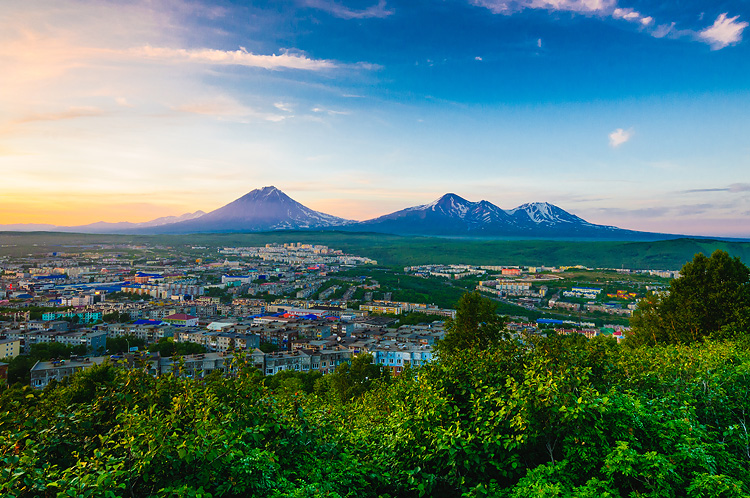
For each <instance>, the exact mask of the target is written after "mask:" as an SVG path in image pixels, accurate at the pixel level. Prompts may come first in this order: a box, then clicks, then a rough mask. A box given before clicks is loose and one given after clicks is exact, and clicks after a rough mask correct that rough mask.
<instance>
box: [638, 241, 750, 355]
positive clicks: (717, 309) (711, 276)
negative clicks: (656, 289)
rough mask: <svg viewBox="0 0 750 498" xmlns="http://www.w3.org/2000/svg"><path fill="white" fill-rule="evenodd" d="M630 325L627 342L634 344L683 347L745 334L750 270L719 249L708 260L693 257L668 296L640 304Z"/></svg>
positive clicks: (748, 317)
mask: <svg viewBox="0 0 750 498" xmlns="http://www.w3.org/2000/svg"><path fill="white" fill-rule="evenodd" d="M631 325H632V327H633V335H632V336H631V337H630V339H629V341H628V342H630V343H631V344H633V345H641V344H649V345H654V344H687V343H691V342H696V341H702V340H704V339H705V338H706V337H718V338H722V337H726V336H735V335H739V334H743V333H746V331H747V329H748V326H750V269H748V267H747V266H745V265H744V264H743V263H742V261H740V259H739V258H736V257H735V258H732V257H731V256H729V254H727V253H726V252H724V251H721V250H717V251H715V252H714V253H713V254H712V255H711V257H706V256H705V255H703V254H696V255H695V257H694V258H693V260H692V261H691V262H688V263H686V264H685V266H683V267H682V270H680V277H679V278H677V279H675V280H673V281H672V283H671V285H670V288H669V292H668V293H667V294H665V295H663V296H650V297H649V298H648V299H645V300H643V301H641V303H639V305H638V309H637V310H636V312H635V313H634V315H633V318H632V319H631Z"/></svg>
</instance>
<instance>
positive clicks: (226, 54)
mask: <svg viewBox="0 0 750 498" xmlns="http://www.w3.org/2000/svg"><path fill="white" fill-rule="evenodd" d="M122 54H123V55H129V56H132V57H135V58H143V59H150V60H156V61H164V62H192V63H198V64H215V65H231V66H245V67H258V68H263V69H270V70H278V69H301V70H307V71H320V70H324V69H333V68H336V67H338V66H337V64H336V63H335V62H333V61H329V60H322V59H310V58H309V57H307V56H305V55H302V54H295V53H290V52H285V53H281V54H278V55H276V54H273V55H261V54H254V53H251V52H248V51H247V49H245V47H240V48H239V50H216V49H210V48H202V49H184V48H166V47H151V46H145V47H138V48H133V49H130V50H127V51H125V52H122Z"/></svg>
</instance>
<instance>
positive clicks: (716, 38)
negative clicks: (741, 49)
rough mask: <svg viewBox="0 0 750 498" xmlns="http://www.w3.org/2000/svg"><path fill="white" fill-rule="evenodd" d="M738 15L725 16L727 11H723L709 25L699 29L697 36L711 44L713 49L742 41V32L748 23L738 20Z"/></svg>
mask: <svg viewBox="0 0 750 498" xmlns="http://www.w3.org/2000/svg"><path fill="white" fill-rule="evenodd" d="M739 17H740V16H734V17H727V13H726V12H724V13H723V14H720V15H719V17H717V18H716V20H715V21H714V23H713V24H712V25H711V26H709V27H707V28H706V29H704V30H702V31H700V32H699V33H698V37H699V38H700V39H701V40H703V41H705V42H706V43H708V44H709V45H711V48H712V49H713V50H719V49H722V48H724V47H726V46H729V45H733V44H735V43H739V42H740V41H742V32H743V31H744V30H745V28H747V26H748V23H746V22H742V21H738V19H739Z"/></svg>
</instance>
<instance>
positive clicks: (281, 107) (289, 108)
mask: <svg viewBox="0 0 750 498" xmlns="http://www.w3.org/2000/svg"><path fill="white" fill-rule="evenodd" d="M273 106H274V107H275V108H276V109H278V110H280V111H284V112H293V111H292V104H287V103H286V102H276V103H275V104H274V105H273Z"/></svg>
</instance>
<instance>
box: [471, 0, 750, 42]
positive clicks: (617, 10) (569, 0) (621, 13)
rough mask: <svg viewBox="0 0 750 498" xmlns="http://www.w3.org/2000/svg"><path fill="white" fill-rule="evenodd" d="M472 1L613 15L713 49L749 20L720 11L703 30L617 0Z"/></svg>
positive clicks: (510, 8)
mask: <svg viewBox="0 0 750 498" xmlns="http://www.w3.org/2000/svg"><path fill="white" fill-rule="evenodd" d="M469 3H471V4H472V5H476V6H478V7H484V8H486V9H489V10H490V11H491V12H493V13H495V14H504V15H511V14H515V13H517V12H520V11H522V10H526V9H538V10H548V11H567V12H575V13H579V14H586V15H592V16H597V17H601V18H611V19H616V20H621V21H626V22H630V23H633V24H636V25H638V26H639V27H640V28H641V29H644V30H645V32H646V33H649V34H650V35H651V36H653V37H654V38H666V37H668V38H673V39H677V38H686V39H692V40H697V41H700V42H703V43H707V44H709V45H710V46H711V48H712V49H713V50H719V49H722V48H724V47H727V46H729V45H734V44H737V43H739V42H740V41H742V32H743V31H744V30H745V28H747V26H748V23H747V22H745V21H740V20H739V16H734V17H727V16H728V13H726V12H725V13H723V14H720V15H719V16H718V17H717V18H716V20H715V21H714V23H713V24H712V25H711V26H708V27H707V28H704V29H702V30H700V31H696V30H694V29H678V28H677V27H676V23H674V22H662V23H660V24H657V23H656V20H655V19H654V18H653V17H652V16H650V15H647V14H644V13H642V12H639V11H637V10H635V9H633V8H630V7H619V6H618V5H617V0H469Z"/></svg>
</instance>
